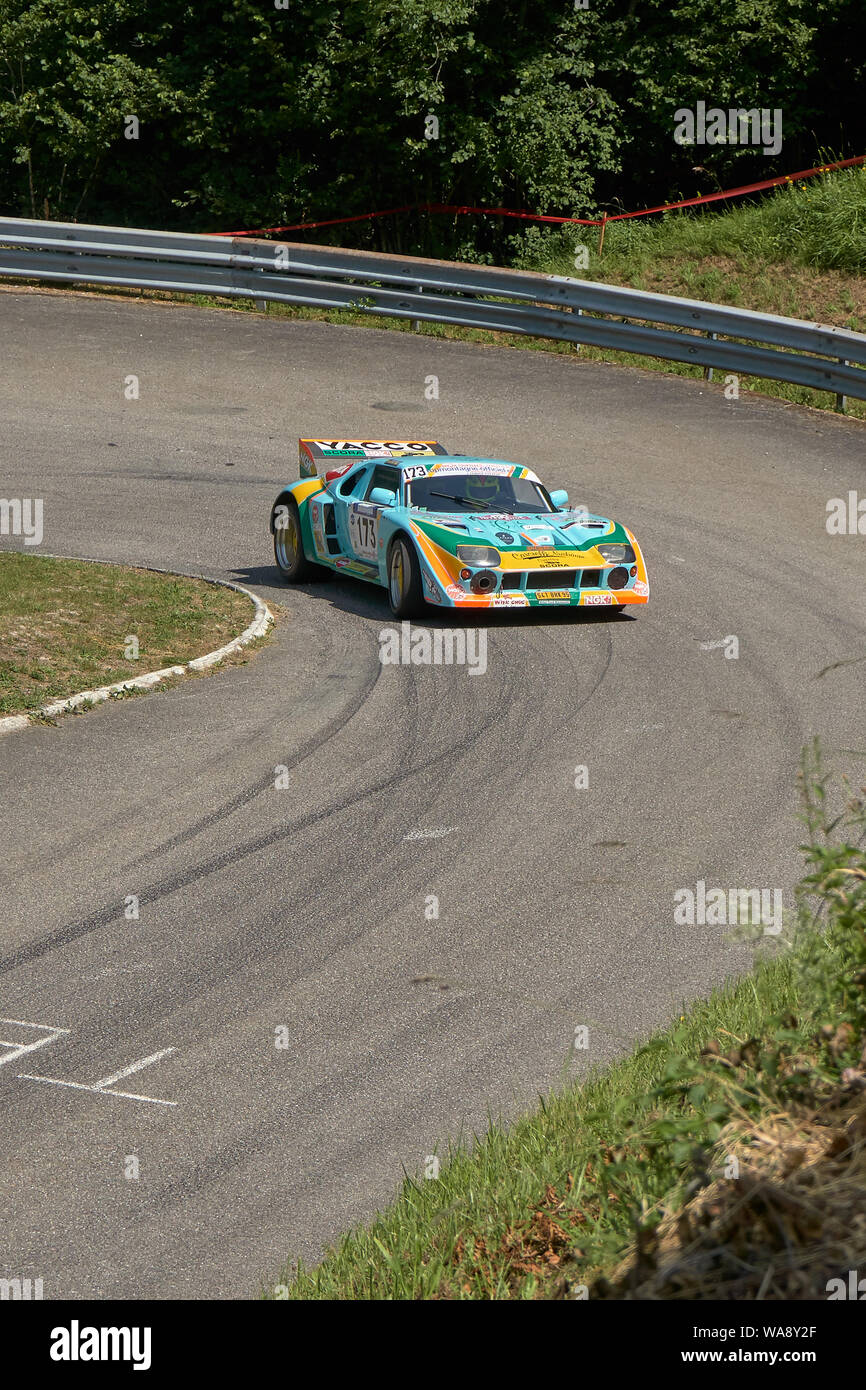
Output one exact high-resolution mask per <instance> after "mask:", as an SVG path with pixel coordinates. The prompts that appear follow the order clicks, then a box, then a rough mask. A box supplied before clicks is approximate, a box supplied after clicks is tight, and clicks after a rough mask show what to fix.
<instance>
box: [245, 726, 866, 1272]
mask: <svg viewBox="0 0 866 1390" xmlns="http://www.w3.org/2000/svg"><path fill="white" fill-rule="evenodd" d="M803 793H804V805H805V816H806V821H807V826H808V844H807V845H806V846H805V847H804V848H805V852H806V858H807V872H806V875H805V877H804V879H803V881H802V883H801V885H800V889H799V893H798V905H797V912H796V918H795V920H792V922H791V923H790V924H789V925H788V926H787V927H786V929H785V933H783V936H780V937H775V938H769V937H764V938H763V940H759V941H758V942H756V944H758V945H759V947H760V949H761V954H760V956H759V959H758V962H757V965H756V968H755V970H754V972H753V973H752V974H750V975H748V976H746V977H744V978H742V979H739V980H737V981H736V982H733V983H731V984H729V985H728V986H727V987H726V988H725V989H722V990H718V991H716V992H715V993H714V994H713V995H712V996H711V997H710V998H709V999H707V1000H705V1001H702V1002H700V1003H698V1004H696V1005H694V1006H693V1007H692V1008H690V1009H689V1010H688V1012H687V1013H686V1014H685V1015H684V1016H683V1017H682V1018H681V1019H680V1020H679V1021H678V1022H677V1023H676V1024H675V1025H674V1026H673V1027H672V1028H670V1029H668V1030H666V1031H664V1032H661V1033H659V1034H658V1035H657V1036H655V1037H653V1038H652V1039H650V1041H649V1042H648V1043H646V1044H645V1045H644V1046H641V1047H638V1048H636V1049H635V1051H634V1052H633V1053H632V1055H631V1056H629V1057H627V1058H625V1059H624V1060H623V1061H621V1062H619V1063H617V1064H616V1065H615V1066H612V1067H610V1068H609V1069H608V1070H606V1071H605V1072H603V1073H601V1074H597V1075H595V1076H592V1077H591V1078H590V1079H589V1080H587V1081H586V1082H585V1083H583V1084H579V1083H575V1084H573V1085H570V1086H568V1087H566V1088H565V1089H563V1090H562V1091H560V1092H559V1093H557V1094H554V1095H551V1096H550V1097H548V1098H546V1099H545V1100H544V1101H543V1102H542V1104H541V1106H540V1108H539V1110H538V1111H537V1112H535V1113H534V1114H530V1115H527V1116H525V1117H524V1118H522V1119H520V1120H518V1122H517V1123H516V1124H514V1125H512V1126H511V1127H510V1128H508V1129H505V1128H503V1127H500V1126H498V1125H491V1127H490V1128H489V1130H488V1132H487V1133H486V1134H485V1135H483V1136H482V1137H480V1138H479V1139H478V1140H477V1141H476V1143H475V1144H474V1145H473V1146H472V1147H469V1146H465V1145H458V1146H455V1147H454V1148H453V1149H452V1150H451V1151H450V1152H449V1153H448V1154H447V1156H445V1157H444V1158H443V1160H442V1166H441V1169H440V1172H439V1176H438V1178H436V1179H435V1180H425V1179H424V1178H421V1177H415V1176H410V1177H407V1178H406V1179H405V1181H404V1184H403V1187H402V1190H401V1192H400V1194H399V1196H398V1197H397V1199H396V1200H395V1202H394V1203H393V1204H392V1206H391V1207H389V1208H388V1210H387V1211H385V1212H383V1213H382V1214H380V1216H379V1217H378V1218H377V1220H376V1221H375V1222H374V1223H372V1224H371V1225H370V1226H369V1227H365V1228H361V1229H358V1230H355V1231H352V1232H350V1233H349V1234H347V1235H346V1236H345V1237H344V1238H343V1240H342V1241H341V1243H340V1245H339V1246H338V1247H337V1248H336V1249H334V1250H332V1251H330V1252H328V1254H327V1255H326V1257H325V1259H324V1260H323V1262H322V1263H321V1264H320V1265H319V1266H318V1267H317V1268H315V1269H311V1270H307V1269H304V1268H297V1267H295V1266H293V1265H291V1264H288V1265H287V1266H286V1267H285V1268H284V1270H283V1272H282V1275H281V1282H280V1283H278V1284H277V1285H276V1291H275V1288H274V1287H273V1286H272V1287H271V1288H270V1289H269V1290H268V1291H267V1292H266V1295H265V1296H267V1297H275V1296H276V1297H288V1298H292V1299H367V1298H373V1299H382V1298H384V1299H418V1298H421V1299H436V1298H444V1299H499V1298H504V1299H509V1298H514V1299H537V1298H566V1297H571V1298H574V1297H586V1296H590V1297H605V1298H609V1297H624V1296H626V1295H627V1296H629V1297H641V1296H645V1297H692V1298H700V1297H708V1298H719V1297H732V1298H742V1297H756V1296H761V1297H764V1298H772V1297H791V1296H794V1297H816V1298H817V1297H823V1298H826V1297H827V1293H826V1291H825V1285H826V1280H827V1278H828V1277H830V1274H828V1271H830V1272H831V1273H832V1272H833V1271H835V1270H836V1267H837V1265H838V1266H839V1270H840V1271H841V1272H842V1273H844V1272H845V1271H847V1270H848V1269H849V1268H854V1269H856V1268H858V1265H859V1266H862V1265H863V1264H864V1262H866V1050H864V1044H866V853H864V849H863V842H864V837H866V805H864V802H863V800H862V799H858V798H857V797H850V795H849V798H848V801H847V804H846V806H845V807H844V809H843V810H842V811H841V812H836V811H831V810H830V798H828V796H827V793H826V789H825V779H824V778H823V776H822V774H821V771H820V761H819V752H818V749H817V746H813V747H812V748H810V749H809V750H807V752H806V754H804V768H803ZM798 1185H799V1186H798ZM768 1270H769V1271H770V1272H769V1274H768Z"/></svg>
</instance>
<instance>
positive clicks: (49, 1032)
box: [0, 1018, 69, 1067]
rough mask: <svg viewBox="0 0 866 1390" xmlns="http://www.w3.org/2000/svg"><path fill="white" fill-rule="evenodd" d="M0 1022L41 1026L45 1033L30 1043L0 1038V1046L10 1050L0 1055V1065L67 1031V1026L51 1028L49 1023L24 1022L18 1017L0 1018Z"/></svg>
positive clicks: (16, 1026)
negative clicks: (10, 1049) (42, 1036)
mask: <svg viewBox="0 0 866 1390" xmlns="http://www.w3.org/2000/svg"><path fill="white" fill-rule="evenodd" d="M0 1023H10V1024H11V1025H12V1027H13V1028H41V1029H43V1030H44V1032H45V1033H46V1036H45V1037H44V1038H37V1039H36V1041H35V1042H32V1043H18V1042H8V1041H7V1040H6V1039H5V1038H4V1039H0V1047H11V1048H12V1051H11V1052H9V1053H7V1055H6V1056H5V1057H0V1067H3V1066H5V1065H6V1063H7V1062H14V1061H16V1060H17V1058H19V1057H23V1056H24V1054H25V1052H35V1051H36V1049H37V1047H45V1045H46V1043H50V1042H54V1039H55V1038H59V1037H60V1036H61V1035H62V1034H63V1033H68V1032H69V1029H68V1028H53V1027H52V1026H51V1024H50V1023H25V1022H24V1021H23V1019H20V1018H0Z"/></svg>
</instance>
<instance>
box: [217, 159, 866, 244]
mask: <svg viewBox="0 0 866 1390" xmlns="http://www.w3.org/2000/svg"><path fill="white" fill-rule="evenodd" d="M855 164H866V154H859V155H856V156H855V157H854V158H853V159H840V160H839V161H838V163H836V164H819V165H817V166H816V167H815V168H814V169H801V170H800V172H799V173H797V174H782V175H781V176H780V177H779V178H776V179H762V180H761V182H760V183H746V184H743V186H742V187H741V188H728V189H724V190H722V191H721V192H719V193H704V194H702V195H701V197H699V198H684V199H683V200H682V202H679V203H660V204H659V206H658V207H656V208H642V209H641V210H640V211H639V212H614V213H611V214H610V216H608V215H607V214H605V216H604V217H554V216H552V215H550V214H548V213H541V212H513V211H512V210H511V209H510V208H474V207H457V206H454V205H452V204H450V203H407V204H406V205H405V206H404V207H401V208H384V209H383V210H382V211H381V212H359V213H355V214H354V216H352V217H331V218H328V219H327V221H323V222H294V223H292V224H291V225H289V226H285V227H260V228H259V229H258V230H257V231H254V232H250V231H243V232H214V233H212V235H213V236H268V235H270V234H271V233H273V232H306V231H309V230H311V229H312V228H314V227H337V226H341V225H342V224H343V223H346V222H368V221H370V220H371V219H372V218H374V217H395V216H396V215H397V214H398V213H401V212H439V213H443V212H444V213H455V214H466V213H478V214H481V215H483V216H485V217H517V218H520V219H522V220H523V221H526V222H556V223H559V224H560V225H563V224H566V223H568V224H577V225H578V226H581V227H602V226H604V224H605V223H607V222H623V221H625V220H626V219H627V218H631V217H652V216H653V214H654V213H657V212H673V211H674V210H675V209H677V208H693V207H697V206H698V205H699V204H701V203H716V202H718V201H719V200H720V199H722V198H742V197H743V196H744V195H745V194H747V193H760V192H762V191H763V190H764V189H765V188H778V187H779V186H780V185H781V184H785V183H788V184H792V183H797V182H798V181H799V180H800V179H809V178H812V177H813V176H814V175H815V174H829V173H832V172H833V171H834V170H836V169H850V168H852V167H853V166H854V165H855Z"/></svg>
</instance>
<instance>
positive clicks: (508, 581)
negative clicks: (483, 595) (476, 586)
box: [499, 570, 523, 589]
mask: <svg viewBox="0 0 866 1390" xmlns="http://www.w3.org/2000/svg"><path fill="white" fill-rule="evenodd" d="M522 578H523V575H522V574H521V573H520V570H506V571H505V573H504V574H503V576H502V583H501V584H500V586H499V587H500V589H519V588H520V581H521V579H522Z"/></svg>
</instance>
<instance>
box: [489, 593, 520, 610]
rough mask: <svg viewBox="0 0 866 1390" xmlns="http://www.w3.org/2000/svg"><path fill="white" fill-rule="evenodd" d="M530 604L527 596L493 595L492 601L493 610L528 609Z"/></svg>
mask: <svg viewBox="0 0 866 1390" xmlns="http://www.w3.org/2000/svg"><path fill="white" fill-rule="evenodd" d="M528 603H529V599H528V598H527V596H526V594H493V595H492V597H491V599H490V607H491V608H526V607H527V605H528Z"/></svg>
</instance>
